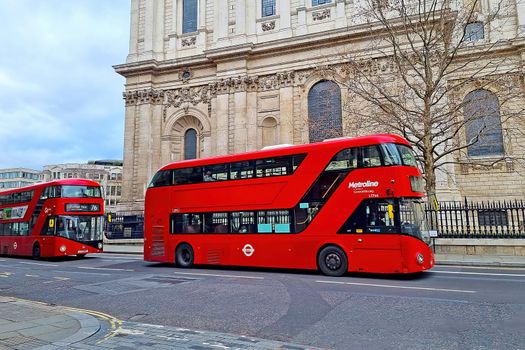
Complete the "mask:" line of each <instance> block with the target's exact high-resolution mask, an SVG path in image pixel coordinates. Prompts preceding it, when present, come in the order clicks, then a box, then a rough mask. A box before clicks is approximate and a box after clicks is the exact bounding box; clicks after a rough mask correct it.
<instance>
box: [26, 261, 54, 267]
mask: <svg viewBox="0 0 525 350" xmlns="http://www.w3.org/2000/svg"><path fill="white" fill-rule="evenodd" d="M19 264H26V265H39V266H51V267H56V266H59V265H56V264H43V263H35V262H19Z"/></svg>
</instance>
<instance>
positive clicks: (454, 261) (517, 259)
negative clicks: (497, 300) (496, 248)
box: [435, 254, 525, 268]
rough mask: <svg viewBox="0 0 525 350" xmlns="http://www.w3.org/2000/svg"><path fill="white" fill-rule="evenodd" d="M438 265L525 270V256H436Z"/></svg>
mask: <svg viewBox="0 0 525 350" xmlns="http://www.w3.org/2000/svg"><path fill="white" fill-rule="evenodd" d="M435 259H436V265H457V266H488V267H517V268H525V256H511V255H463V254H436V255H435Z"/></svg>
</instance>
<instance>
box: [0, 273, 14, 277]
mask: <svg viewBox="0 0 525 350" xmlns="http://www.w3.org/2000/svg"><path fill="white" fill-rule="evenodd" d="M11 275H12V273H11V272H0V277H4V278H7V277H9V276H11Z"/></svg>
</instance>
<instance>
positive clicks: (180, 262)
mask: <svg viewBox="0 0 525 350" xmlns="http://www.w3.org/2000/svg"><path fill="white" fill-rule="evenodd" d="M175 263H176V264H177V266H180V267H190V266H192V265H193V249H192V248H191V246H190V245H189V244H186V243H183V244H181V245H180V246H178V247H177V250H176V251H175Z"/></svg>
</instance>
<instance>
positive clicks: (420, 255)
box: [416, 253, 425, 265]
mask: <svg viewBox="0 0 525 350" xmlns="http://www.w3.org/2000/svg"><path fill="white" fill-rule="evenodd" d="M416 259H417V263H418V264H419V265H423V263H424V262H425V257H424V256H423V254H421V253H417V255H416Z"/></svg>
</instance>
